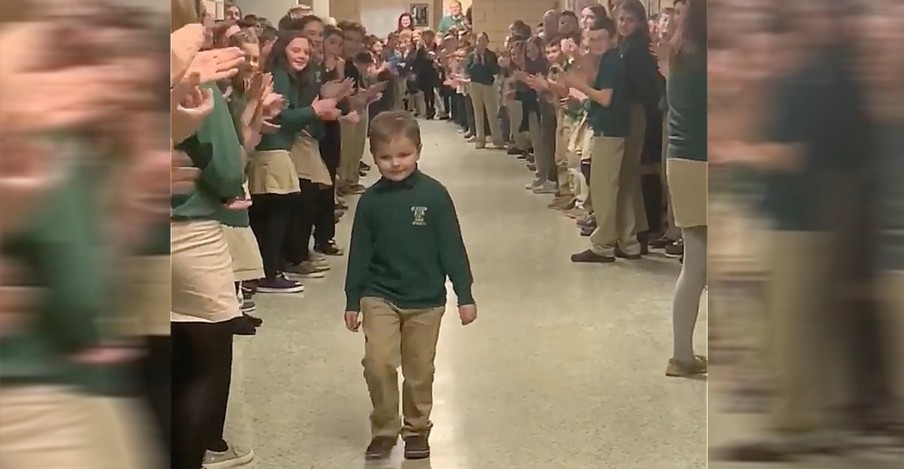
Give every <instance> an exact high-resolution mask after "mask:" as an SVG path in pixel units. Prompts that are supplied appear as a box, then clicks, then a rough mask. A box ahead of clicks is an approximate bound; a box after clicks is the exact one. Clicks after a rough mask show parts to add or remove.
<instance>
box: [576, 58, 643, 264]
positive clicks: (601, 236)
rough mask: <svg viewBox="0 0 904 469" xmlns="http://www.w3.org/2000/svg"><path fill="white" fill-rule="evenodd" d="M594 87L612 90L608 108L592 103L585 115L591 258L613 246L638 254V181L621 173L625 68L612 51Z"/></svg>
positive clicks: (608, 252)
mask: <svg viewBox="0 0 904 469" xmlns="http://www.w3.org/2000/svg"><path fill="white" fill-rule="evenodd" d="M593 88H594V89H597V90H603V89H611V90H612V101H611V103H610V104H609V106H608V107H603V106H602V105H600V104H599V103H597V102H595V101H591V103H590V109H589V111H588V113H587V120H588V122H589V123H590V128H591V129H592V130H593V139H592V148H591V156H590V158H591V162H590V167H591V170H590V197H591V198H592V201H593V202H592V203H593V209H594V214H595V216H596V221H597V228H596V229H595V230H594V231H593V234H592V235H591V236H590V242H591V250H592V251H593V253H594V254H597V255H602V256H609V257H611V256H613V255H614V253H615V248H616V247H618V248H620V249H621V250H622V251H623V252H624V253H626V254H628V255H637V254H639V253H640V244H639V243H638V242H637V224H636V223H637V222H636V220H635V219H636V212H635V210H634V205H633V197H632V191H633V190H634V187H635V185H634V182H636V183H637V184H639V183H640V177H639V174H634V173H632V172H631V171H626V170H625V168H626V165H625V164H624V158H625V139H626V138H627V137H628V126H629V121H630V109H629V107H630V105H629V101H628V94H627V74H626V72H625V64H624V62H623V61H622V59H621V57H620V55H619V53H618V50H617V49H611V50H609V51H608V52H606V53H605V54H603V57H602V58H601V60H600V65H599V71H598V72H597V75H596V78H595V80H594V83H593ZM635 178H636V179H637V180H636V181H634V179H635Z"/></svg>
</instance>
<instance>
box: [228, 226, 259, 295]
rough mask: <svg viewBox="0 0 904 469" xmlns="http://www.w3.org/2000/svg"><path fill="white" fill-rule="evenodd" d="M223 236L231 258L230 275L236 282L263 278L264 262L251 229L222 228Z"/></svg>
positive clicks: (244, 227)
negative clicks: (233, 276)
mask: <svg viewBox="0 0 904 469" xmlns="http://www.w3.org/2000/svg"><path fill="white" fill-rule="evenodd" d="M223 234H224V235H225V236H226V244H228V245H229V255H230V256H231V257H232V273H233V274H234V275H235V281H236V282H249V281H251V280H258V279H261V278H264V262H263V260H262V259H261V251H260V247H259V246H258V244H257V238H255V237H254V231H252V230H251V227H248V226H243V227H232V226H224V227H223Z"/></svg>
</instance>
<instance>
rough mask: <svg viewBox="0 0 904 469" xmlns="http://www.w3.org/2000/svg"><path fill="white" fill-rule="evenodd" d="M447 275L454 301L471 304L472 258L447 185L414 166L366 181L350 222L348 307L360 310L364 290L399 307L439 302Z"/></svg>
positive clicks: (436, 305)
mask: <svg viewBox="0 0 904 469" xmlns="http://www.w3.org/2000/svg"><path fill="white" fill-rule="evenodd" d="M447 277H448V278H449V279H451V280H452V285H453V287H454V290H455V294H456V296H457V297H458V304H459V305H468V304H473V303H474V298H473V296H472V294H471V284H472V283H473V278H472V276H471V267H470V262H469V261H468V254H467V251H466V249H465V245H464V241H463V240H462V237H461V229H460V227H459V224H458V217H457V215H456V213H455V206H454V204H453V203H452V198H451V197H450V196H449V193H448V191H446V188H445V187H443V185H442V184H440V183H439V182H437V181H436V180H435V179H433V178H431V177H429V176H427V175H425V174H423V173H421V172H420V171H418V170H416V171H415V172H414V173H412V174H411V176H409V177H408V178H407V179H405V180H404V181H401V182H391V181H389V180H386V179H381V180H380V181H378V182H377V183H376V184H374V185H373V186H372V187H370V188H369V189H368V190H367V191H366V192H365V193H364V195H362V196H361V200H360V201H359V202H358V209H357V212H356V213H355V222H354V226H353V228H352V241H351V248H350V250H349V259H348V274H347V277H346V281H345V293H346V300H347V305H346V310H347V311H358V310H359V309H360V303H361V298H363V297H367V296H374V297H378V298H383V299H385V300H387V301H389V302H390V303H392V304H394V305H395V306H397V307H399V308H402V309H421V308H433V307H438V306H442V305H445V304H446V278H447Z"/></svg>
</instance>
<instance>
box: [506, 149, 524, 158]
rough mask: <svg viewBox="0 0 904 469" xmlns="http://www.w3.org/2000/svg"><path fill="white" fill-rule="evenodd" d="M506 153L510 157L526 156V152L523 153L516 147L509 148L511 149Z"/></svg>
mask: <svg viewBox="0 0 904 469" xmlns="http://www.w3.org/2000/svg"><path fill="white" fill-rule="evenodd" d="M505 152H506V153H508V154H509V155H519V156H521V155H523V154H524V152H522V151H521V150H519V149H517V148H515V147H509V149H508V150H506V151H505Z"/></svg>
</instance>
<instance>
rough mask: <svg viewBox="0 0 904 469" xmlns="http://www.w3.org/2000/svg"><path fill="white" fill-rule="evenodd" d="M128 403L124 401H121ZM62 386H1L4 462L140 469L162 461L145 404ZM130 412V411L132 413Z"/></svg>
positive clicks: (20, 466) (35, 468) (22, 468)
mask: <svg viewBox="0 0 904 469" xmlns="http://www.w3.org/2000/svg"><path fill="white" fill-rule="evenodd" d="M119 401H122V402H119ZM125 402H126V401H125V400H114V399H108V398H100V397H92V396H87V395H83V394H80V393H77V392H74V391H72V390H70V389H66V388H63V387H56V386H22V387H12V386H11V387H5V388H0V463H2V467H3V468H10V469H63V468H65V469H137V468H147V467H156V466H158V464H157V463H159V462H160V461H154V460H153V458H154V457H155V456H157V455H156V454H155V453H154V452H153V451H154V450H157V448H154V449H153V450H152V449H151V448H150V446H151V443H150V442H149V441H148V440H149V439H148V438H147V435H141V434H139V433H138V430H137V429H138V428H146V425H145V423H146V422H142V421H141V420H142V418H143V417H145V416H144V415H142V414H141V412H135V410H139V409H135V408H134V406H137V405H139V404H138V403H134V402H131V401H129V404H130V405H131V407H127V405H126V404H125ZM127 410H129V411H130V412H126V411H127Z"/></svg>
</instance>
